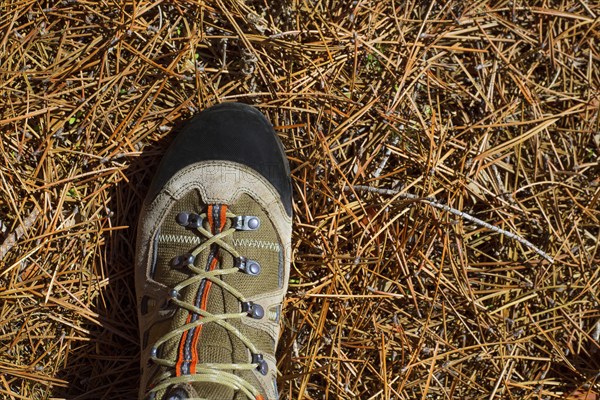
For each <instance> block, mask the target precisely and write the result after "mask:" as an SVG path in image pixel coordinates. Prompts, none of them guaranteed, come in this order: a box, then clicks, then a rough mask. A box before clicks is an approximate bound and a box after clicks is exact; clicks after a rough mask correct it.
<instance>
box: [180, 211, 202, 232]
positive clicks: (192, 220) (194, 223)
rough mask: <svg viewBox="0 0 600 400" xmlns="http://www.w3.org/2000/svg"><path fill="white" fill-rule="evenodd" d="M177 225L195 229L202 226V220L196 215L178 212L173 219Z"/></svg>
mask: <svg viewBox="0 0 600 400" xmlns="http://www.w3.org/2000/svg"><path fill="white" fill-rule="evenodd" d="M175 220H176V221H177V223H178V224H179V225H181V226H183V227H186V228H191V229H197V228H200V227H201V226H202V222H203V221H204V220H203V218H202V217H201V216H200V215H198V214H196V213H187V212H185V211H184V212H180V213H179V214H177V216H176V217H175Z"/></svg>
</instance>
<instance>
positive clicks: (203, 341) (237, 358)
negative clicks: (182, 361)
mask: <svg viewBox="0 0 600 400" xmlns="http://www.w3.org/2000/svg"><path fill="white" fill-rule="evenodd" d="M206 208H207V206H206V205H205V204H203V203H202V202H201V199H200V196H199V193H198V192H197V191H195V190H194V191H190V192H189V193H187V194H186V195H185V196H184V197H183V198H182V199H181V200H180V201H178V202H177V203H175V204H174V205H173V207H172V209H171V210H169V211H168V213H167V215H166V217H165V219H164V222H163V224H162V226H161V228H160V236H159V240H158V251H157V258H156V267H155V274H154V279H155V280H156V281H158V282H161V283H163V284H165V285H166V286H168V287H173V286H175V285H177V284H178V283H180V282H181V281H183V280H185V279H187V278H188V277H190V276H191V275H190V274H191V272H190V271H189V270H186V269H185V268H184V269H177V268H174V267H173V266H172V265H171V260H172V259H173V258H175V257H177V256H180V255H182V254H185V253H189V252H191V251H192V250H193V249H194V248H196V247H197V246H198V245H200V243H201V242H203V241H204V240H205V239H204V238H203V237H201V235H199V234H197V233H194V231H192V230H189V229H186V228H185V227H182V226H180V225H179V224H177V222H176V216H177V214H178V213H180V212H195V213H198V214H200V213H203V212H206ZM229 209H230V210H231V212H233V213H235V214H237V215H253V216H257V217H258V218H259V219H260V222H261V225H260V228H259V229H258V230H257V231H236V232H234V233H233V234H232V235H231V236H228V237H227V238H226V239H225V240H226V241H227V242H228V243H229V244H231V245H233V246H234V247H235V248H236V249H237V251H238V252H239V253H240V254H241V255H242V256H244V257H246V258H248V259H252V260H255V261H257V262H258V263H259V264H260V265H261V273H260V275H258V276H251V275H247V274H244V273H241V272H240V273H235V274H231V275H226V276H224V277H223V280H224V281H225V282H227V283H228V284H230V285H232V286H233V287H235V288H236V289H237V290H239V291H240V292H241V293H242V294H243V295H244V296H245V297H250V296H255V295H260V294H262V293H269V292H273V291H275V290H277V289H279V288H280V287H281V286H282V281H283V265H282V260H281V258H282V257H281V251H282V250H281V246H280V243H279V240H278V236H277V233H276V231H275V228H274V226H273V224H272V223H271V222H270V221H269V219H268V217H267V215H266V213H265V211H264V210H262V208H261V207H260V205H258V203H256V202H255V201H254V200H253V199H252V198H251V197H250V196H248V195H242V196H240V198H239V199H238V201H236V203H235V204H231V205H229ZM229 226H230V223H229V221H228V222H227V224H226V226H225V228H224V230H225V229H227V228H228V227H229ZM219 259H220V261H221V268H231V267H232V266H233V262H234V260H233V257H232V256H231V255H230V254H229V253H228V252H227V251H225V250H223V249H220V250H219ZM207 260H208V251H205V252H203V253H202V254H200V255H199V256H198V257H197V258H196V260H195V262H194V264H195V265H196V266H197V267H199V268H201V269H205V266H206V264H207ZM199 287H200V284H194V285H190V286H188V287H187V288H185V289H183V290H182V291H181V292H180V294H179V295H180V297H179V298H180V299H181V300H183V301H186V302H188V303H191V304H194V299H195V298H196V295H197V292H198V290H199ZM207 300H208V301H207V311H208V312H210V313H213V314H224V313H237V312H240V310H241V305H240V302H239V301H238V299H236V298H235V297H234V296H233V295H231V294H230V293H229V292H227V291H225V290H222V289H221V288H220V287H219V286H218V285H216V284H212V285H211V287H210V291H209V293H208V299H207ZM159 306H160V305H157V306H156V307H159ZM152 311H153V310H150V312H152ZM265 311H267V310H265ZM187 317H188V312H187V310H181V309H179V310H177V311H176V312H175V315H174V317H173V318H172V319H171V320H167V321H163V322H160V323H158V324H155V325H154V326H153V327H152V328H150V331H149V333H148V341H149V344H150V345H152V344H153V343H154V341H156V340H157V339H158V338H160V337H161V336H163V335H164V334H166V333H167V332H170V331H172V330H173V329H176V328H177V327H180V326H182V325H184V324H185V322H186V318H187ZM265 319H266V317H265ZM228 322H229V323H230V324H232V325H234V326H235V327H236V328H237V329H238V330H240V332H242V334H244V335H245V336H246V337H247V338H248V339H249V340H250V341H252V343H254V345H255V346H256V347H257V348H258V349H259V350H260V351H261V352H263V353H267V354H273V353H274V342H273V340H272V338H271V337H270V336H269V334H268V333H267V332H265V331H262V330H260V329H256V328H252V327H248V326H246V325H243V324H242V323H241V321H240V320H238V319H231V320H228ZM179 342H180V337H176V338H174V339H171V340H169V341H168V342H167V343H165V344H164V345H163V346H161V355H160V356H161V357H162V358H165V359H170V360H176V359H177V357H178V347H179ZM197 348H198V358H199V360H198V361H199V363H248V362H249V361H250V353H249V351H248V349H247V347H246V346H245V345H244V344H243V343H242V341H241V340H240V339H239V338H237V337H236V336H235V335H234V334H232V333H230V332H229V331H227V330H226V329H225V328H222V327H221V326H219V325H217V324H215V323H208V324H206V325H202V328H201V331H200V334H199V339H198V346H197ZM228 372H233V371H228ZM236 374H238V375H239V376H241V377H243V378H244V379H246V380H247V381H248V382H249V383H251V384H253V385H255V386H256V387H257V388H258V387H259V385H258V382H257V381H256V378H255V377H254V374H253V373H252V372H251V371H237V372H236ZM193 386H194V389H195V390H196V391H197V392H198V395H199V396H200V397H205V398H208V399H234V398H235V399H238V398H239V399H242V398H245V396H243V395H241V393H239V394H238V395H236V393H235V392H234V391H233V390H232V389H230V388H228V387H226V386H223V385H218V384H193ZM160 397H161V396H157V398H160Z"/></svg>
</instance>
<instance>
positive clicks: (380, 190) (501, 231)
mask: <svg viewBox="0 0 600 400" xmlns="http://www.w3.org/2000/svg"><path fill="white" fill-rule="evenodd" d="M345 189H346V190H350V189H354V190H357V191H362V192H372V193H379V194H385V195H393V196H398V197H400V198H403V199H410V200H414V201H419V202H422V203H426V204H429V205H430V206H432V207H435V208H438V209H440V210H443V211H447V212H449V213H451V214H454V215H456V216H458V217H460V218H463V219H466V220H467V221H471V222H473V223H474V224H477V225H479V226H483V227H485V228H487V229H490V230H492V231H494V232H496V233H499V234H501V235H504V236H506V237H508V238H510V239H513V240H516V241H517V242H519V243H521V244H522V245H524V246H527V247H529V248H530V249H532V250H533V251H535V252H536V253H537V254H539V255H540V256H542V257H544V258H545V259H546V260H548V261H550V262H551V263H553V262H554V259H553V258H552V257H551V256H549V255H548V254H547V253H545V252H544V251H542V250H540V249H539V248H537V247H536V246H535V245H534V244H533V243H531V242H530V241H528V240H527V239H524V238H522V237H521V236H519V235H516V234H514V233H512V232H509V231H506V230H504V229H501V228H498V227H497V226H494V225H492V224H489V223H487V222H485V221H482V220H480V219H479V218H476V217H473V216H471V215H469V214H467V213H465V212H463V211H460V210H457V209H455V208H452V207H449V206H447V205H445V204H440V203H438V202H437V201H436V200H434V199H431V198H424V197H419V196H416V195H414V194H411V193H400V191H399V190H394V189H385V188H375V187H371V186H365V185H354V186H352V187H350V186H346V187H345Z"/></svg>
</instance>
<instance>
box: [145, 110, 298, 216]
mask: <svg viewBox="0 0 600 400" xmlns="http://www.w3.org/2000/svg"><path fill="white" fill-rule="evenodd" d="M209 160H226V161H233V162H237V163H240V164H244V165H247V166H248V167H250V168H252V169H254V170H256V171H257V172H259V173H260V174H261V175H263V176H264V177H265V178H266V179H267V180H268V181H269V182H270V183H271V184H272V185H273V186H274V187H275V189H277V191H278V192H279V196H280V197H281V201H282V203H283V205H284V207H285V210H286V212H287V213H288V215H290V216H291V215H292V187H291V181H290V167H289V164H288V161H287V158H286V157H285V153H284V151H283V146H282V144H281V141H280V140H279V138H278V137H277V135H276V134H275V131H274V130H273V127H272V126H271V124H270V123H269V121H267V119H266V118H265V117H264V115H263V114H262V113H260V112H259V111H258V110H257V109H256V108H254V107H251V106H249V105H246V104H241V103H222V104H219V105H216V106H213V107H210V108H207V109H206V110H204V111H202V112H201V113H200V114H198V115H197V116H195V117H194V118H192V119H191V120H190V121H189V122H188V123H187V124H186V125H185V126H184V127H183V128H182V130H181V131H180V132H179V133H178V134H177V137H176V138H175V140H174V141H173V143H172V144H171V146H170V147H169V149H168V150H167V152H166V154H165V155H164V157H163V159H162V161H161V163H160V166H159V167H158V170H157V172H156V175H155V176H154V179H153V181H152V184H151V185H150V190H149V192H148V199H150V200H151V199H154V198H155V197H156V195H157V194H158V192H159V191H160V190H161V188H162V187H163V186H164V185H165V184H166V183H167V182H168V181H169V179H171V177H173V175H175V174H176V173H177V172H178V171H179V170H181V169H182V168H185V167H187V166H188V165H191V164H194V163H197V162H200V161H209Z"/></svg>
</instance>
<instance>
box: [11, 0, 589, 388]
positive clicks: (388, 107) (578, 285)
mask: <svg viewBox="0 0 600 400" xmlns="http://www.w3.org/2000/svg"><path fill="white" fill-rule="evenodd" d="M0 7H1V8H0V130H1V134H2V140H1V142H0V146H1V147H0V156H1V159H2V162H1V164H0V183H1V196H0V217H1V219H2V237H3V239H2V240H3V244H2V259H1V261H0V398H11V399H13V398H14V399H46V398H51V397H53V396H54V397H58V398H60V397H66V398H82V399H83V398H109V399H120V398H128V396H132V395H133V394H134V393H135V391H136V383H137V363H138V361H137V359H136V357H137V325H136V320H135V298H134V295H133V293H132V288H133V286H132V274H133V271H132V259H133V252H134V249H133V247H132V243H133V240H132V238H133V237H134V231H135V221H136V213H137V209H138V207H139V204H140V202H141V199H142V198H143V196H144V193H145V191H146V187H147V184H148V182H149V179H150V177H151V174H152V170H153V167H154V166H155V165H156V163H157V161H158V160H159V158H160V154H161V153H162V151H163V150H164V148H165V145H166V144H168V143H167V142H168V141H169V140H170V139H171V137H172V135H171V132H172V131H174V130H176V127H177V126H178V124H180V123H181V121H183V120H185V119H187V118H188V117H190V116H191V115H193V114H194V113H196V112H198V111H199V110H201V109H203V108H205V107H206V106H208V105H212V104H215V103H218V102H222V101H233V100H235V101H242V102H248V103H251V104H254V105H256V106H257V107H258V108H259V109H260V110H262V111H263V112H264V113H265V114H266V115H267V116H268V117H269V118H270V120H271V121H272V122H273V124H274V125H275V127H276V130H277V131H278V132H279V134H280V137H281V138H282V140H283V141H284V144H285V145H286V149H287V152H288V156H289V159H290V161H291V164H292V168H293V179H294V189H295V228H294V242H293V247H294V263H293V272H292V273H293V275H292V285H291V288H290V292H289V297H288V299H287V302H286V308H285V310H286V313H285V321H284V323H285V329H284V331H283V332H284V333H283V337H282V341H281V347H280V352H279V353H280V370H281V373H282V375H281V379H280V390H281V393H282V397H283V398H287V399H296V398H306V399H311V398H312V399H322V398H328V399H338V398H339V399H355V398H361V399H367V398H374V399H380V398H381V399H388V398H390V399H391V398H393V399H413V398H425V397H426V398H431V399H450V398H473V399H480V398H481V399H484V398H507V399H508V398H515V399H538V398H539V399H552V398H560V397H564V396H567V395H568V393H572V392H573V393H577V394H573V396H575V397H572V398H591V397H585V396H592V395H593V394H594V393H597V392H598V391H599V389H600V383H599V378H600V375H599V373H600V345H599V341H598V336H599V335H600V299H599V297H600V289H599V283H600V268H599V261H600V228H599V227H600V222H599V219H600V178H599V175H600V166H599V154H600V133H599V132H600V126H599V119H598V113H599V109H600V76H599V72H600V68H599V66H600V46H599V43H600V20H599V18H598V16H599V15H600V6H599V5H598V3H597V2H595V1H583V0H561V1H549V0H548V1H533V2H525V1H512V2H510V1H502V0H500V1H481V0H479V1H470V2H469V1H454V0H438V1H411V0H409V1H406V2H397V3H396V4H393V3H392V2H391V1H387V0H386V1H350V0H348V1H345V0H328V1H297V0H287V1H272V2H267V1H266V0H248V1H246V2H242V1H235V0H208V1H206V2H197V1H189V2H184V1H181V2H166V1H165V2H162V1H157V2H151V1H147V0H140V1H136V2H124V3H121V2H109V1H101V2H92V1H84V0H66V1H59V2H52V1H43V2H35V1H29V0H15V1H5V2H3V3H2V5H1V6H0ZM163 139H164V140H163ZM355 185H368V186H371V187H373V188H384V189H394V190H395V191H396V192H398V193H399V194H402V193H408V194H412V195H416V196H420V197H432V198H435V199H437V200H438V201H440V202H442V203H444V204H447V205H448V206H451V207H454V208H456V209H459V210H461V211H463V212H466V213H469V214H471V215H473V216H475V217H477V218H480V219H482V220H484V221H487V222H489V223H490V224H492V225H494V226H497V227H498V228H502V229H505V230H507V231H510V232H513V233H515V234H518V235H520V236H522V237H523V238H525V239H527V240H529V241H531V242H532V243H533V244H535V245H536V246H537V247H539V248H540V249H541V250H543V251H545V252H547V253H548V254H549V255H551V256H552V257H554V259H555V262H554V263H550V262H548V261H547V260H545V259H543V258H542V257H540V256H539V255H537V254H536V253H535V252H534V251H533V250H531V249H529V248H527V247H525V246H523V245H522V244H521V243H519V242H517V241H515V240H512V239H510V238H507V237H506V236H503V235H500V234H498V233H496V232H494V231H491V230H489V229H486V228H482V227H479V226H476V225H474V224H472V223H471V222H469V221H466V220H464V219H461V218H458V217H456V216H454V215H452V214H449V213H446V212H442V211H440V210H437V209H434V208H432V207H431V206H429V205H426V204H424V203H423V202H419V201H412V200H407V199H406V198H405V197H402V196H400V195H393V194H388V192H386V191H383V190H382V191H380V192H371V191H365V190H353V189H351V188H353V187H354V186H355ZM576 390H577V392H575V391H576ZM577 396H579V397H577Z"/></svg>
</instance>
